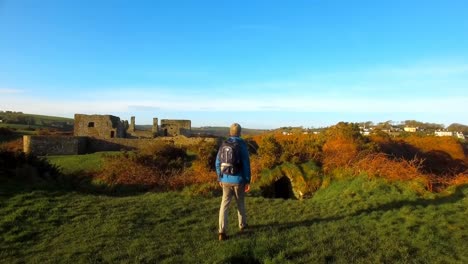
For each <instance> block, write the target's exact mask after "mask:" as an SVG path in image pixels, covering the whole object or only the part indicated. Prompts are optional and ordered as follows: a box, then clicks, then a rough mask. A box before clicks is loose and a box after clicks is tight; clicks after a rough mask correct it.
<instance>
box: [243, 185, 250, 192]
mask: <svg viewBox="0 0 468 264" xmlns="http://www.w3.org/2000/svg"><path fill="white" fill-rule="evenodd" d="M244 191H245V192H246V193H247V192H249V191H250V184H246V185H245V189H244Z"/></svg>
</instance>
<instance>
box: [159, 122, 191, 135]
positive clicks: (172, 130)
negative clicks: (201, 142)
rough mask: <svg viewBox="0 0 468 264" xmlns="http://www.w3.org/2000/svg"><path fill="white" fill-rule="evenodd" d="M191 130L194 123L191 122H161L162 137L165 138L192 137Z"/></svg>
mask: <svg viewBox="0 0 468 264" xmlns="http://www.w3.org/2000/svg"><path fill="white" fill-rule="evenodd" d="M191 129H192V122H191V121H190V120H169V119H162V120H161V135H162V136H165V137H175V136H179V135H183V136H190V134H191Z"/></svg>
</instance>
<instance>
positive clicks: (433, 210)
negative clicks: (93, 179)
mask: <svg viewBox="0 0 468 264" xmlns="http://www.w3.org/2000/svg"><path fill="white" fill-rule="evenodd" d="M10 184H12V183H11V182H10ZM10 187H11V186H10ZM10 187H9V185H8V184H5V183H4V182H2V184H1V185H0V263H24V262H26V263H57V262H61V263H98V262H99V263H102V262H104V263H122V262H124V263H427V262H431V263H467V262H468V251H466V242H467V239H468V230H467V226H466V221H465V220H466V219H467V218H468V210H467V209H468V201H467V198H466V197H467V195H468V186H459V187H457V188H452V189H450V190H449V191H447V192H446V193H443V194H439V195H432V194H418V193H415V192H414V191H412V190H411V188H409V187H408V186H405V185H404V184H399V183H395V184H390V185H389V184H387V183H385V182H383V181H381V180H368V179H364V178H356V179H354V180H347V181H338V182H333V183H332V184H331V185H330V186H329V187H328V188H326V189H322V190H320V191H318V192H317V193H316V195H315V196H314V197H313V198H312V199H308V200H302V201H299V200H283V199H265V198H262V197H248V198H247V201H246V206H247V213H248V217H249V224H250V228H249V230H247V232H245V233H242V234H241V233H238V231H237V228H236V224H235V223H236V222H237V219H236V217H237V216H236V213H235V208H234V206H233V207H231V211H230V219H229V220H230V229H229V231H228V235H229V236H230V239H229V240H227V241H223V242H219V241H217V217H218V210H219V202H220V197H211V198H210V197H200V196H191V195H188V193H186V192H181V193H173V192H169V193H146V194H140V195H127V196H125V195H124V196H119V197H116V196H112V195H111V194H107V195H106V194H99V195H95V194H91V193H83V192H80V191H64V190H61V191H58V190H55V191H54V190H51V189H49V190H40V189H38V190H30V191H19V190H18V189H14V188H10ZM13 190H15V191H13Z"/></svg>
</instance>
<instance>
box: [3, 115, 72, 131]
mask: <svg viewBox="0 0 468 264" xmlns="http://www.w3.org/2000/svg"><path fill="white" fill-rule="evenodd" d="M73 123H74V120H73V118H66V117H57V116H45V115H35V114H26V113H22V112H12V111H0V127H8V128H13V129H19V130H27V129H53V130H60V131H73Z"/></svg>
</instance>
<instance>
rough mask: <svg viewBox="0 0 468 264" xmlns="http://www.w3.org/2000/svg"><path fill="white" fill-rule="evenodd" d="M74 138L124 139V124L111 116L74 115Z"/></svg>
mask: <svg viewBox="0 0 468 264" xmlns="http://www.w3.org/2000/svg"><path fill="white" fill-rule="evenodd" d="M73 132H74V133H73V134H74V135H75V136H76V137H96V138H124V137H125V135H126V133H125V132H126V131H125V124H124V123H123V122H121V121H120V118H119V117H116V116H112V115H83V114H75V127H74V131H73Z"/></svg>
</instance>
